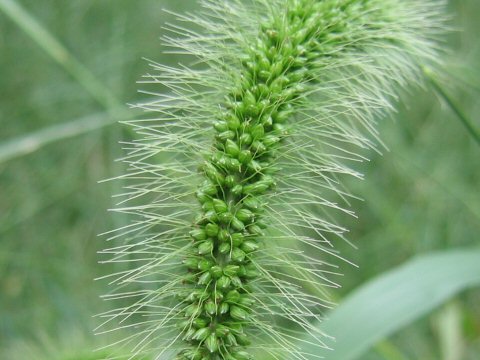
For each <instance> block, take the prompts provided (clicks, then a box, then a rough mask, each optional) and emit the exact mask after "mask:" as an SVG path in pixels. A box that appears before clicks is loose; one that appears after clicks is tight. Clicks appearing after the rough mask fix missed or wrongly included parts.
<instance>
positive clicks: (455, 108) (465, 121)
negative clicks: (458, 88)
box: [423, 68, 480, 145]
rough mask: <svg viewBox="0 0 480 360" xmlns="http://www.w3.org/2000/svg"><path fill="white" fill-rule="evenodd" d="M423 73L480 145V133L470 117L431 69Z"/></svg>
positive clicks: (424, 70)
mask: <svg viewBox="0 0 480 360" xmlns="http://www.w3.org/2000/svg"><path fill="white" fill-rule="evenodd" d="M423 72H424V74H425V76H426V77H427V79H428V81H429V82H430V84H431V85H432V86H433V88H434V89H435V91H436V92H437V93H438V94H439V95H440V96H441V97H442V98H443V100H444V101H445V102H446V103H447V104H448V106H449V107H450V109H452V111H453V112H454V113H455V115H456V116H457V117H458V119H459V120H460V121H461V122H462V124H463V126H465V128H466V129H467V131H468V132H469V133H470V135H471V136H472V137H473V138H474V139H475V141H476V142H477V143H478V145H480V132H479V131H478V130H477V129H476V128H475V126H474V125H473V123H472V121H470V119H469V118H468V116H467V115H466V114H465V113H464V112H463V110H462V109H461V108H460V106H458V104H457V103H456V102H455V101H454V100H453V98H452V97H451V96H450V95H448V94H447V92H446V91H445V90H444V89H443V87H442V86H441V85H440V83H439V82H438V81H437V79H436V78H435V75H434V73H433V72H432V70H430V69H429V68H424V69H423Z"/></svg>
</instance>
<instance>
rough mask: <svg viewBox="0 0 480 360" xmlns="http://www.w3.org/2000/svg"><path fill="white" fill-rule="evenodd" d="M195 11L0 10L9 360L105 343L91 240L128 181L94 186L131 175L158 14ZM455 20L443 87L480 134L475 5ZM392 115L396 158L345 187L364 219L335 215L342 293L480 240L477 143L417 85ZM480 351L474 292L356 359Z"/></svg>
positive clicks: (126, 4)
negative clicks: (127, 154)
mask: <svg viewBox="0 0 480 360" xmlns="http://www.w3.org/2000/svg"><path fill="white" fill-rule="evenodd" d="M19 5H20V6H21V7H19ZM195 6H197V5H196V2H195V1H173V0H163V1H162V0H139V1H133V0H130V1H128V0H102V1H94V0H82V1H62V0H42V1H33V0H30V1H27V0H22V1H12V0H0V358H2V359H3V358H5V359H14V360H16V359H20V360H22V359H41V358H44V359H56V358H58V359H60V358H61V359H66V358H69V359H87V358H88V357H80V355H75V351H76V349H78V351H82V352H83V353H85V354H87V355H85V356H89V355H88V354H90V352H89V349H90V348H91V347H92V346H94V344H98V343H99V342H101V341H102V340H101V339H96V338H94V337H93V336H92V335H91V330H92V328H93V326H94V325H93V324H94V321H93V320H92V316H93V315H94V314H96V313H99V312H100V311H102V310H106V309H107V308H108V304H104V303H102V302H101V301H100V299H99V295H100V294H102V293H104V292H105V290H106V289H105V283H104V282H94V281H93V279H94V278H95V277H99V276H101V275H102V274H105V273H109V272H111V271H113V270H115V269H113V268H112V266H111V265H109V266H107V265H98V263H97V262H98V257H97V254H96V252H97V251H98V250H100V249H102V248H103V247H104V242H103V239H102V238H99V237H97V234H99V233H102V232H104V231H107V230H109V229H111V228H113V227H116V226H119V225H120V224H122V223H123V222H124V219H122V218H121V216H118V215H117V216H115V217H114V216H111V215H110V214H108V213H107V212H106V209H108V208H110V207H112V205H113V203H114V199H112V198H111V195H112V194H115V193H116V192H118V190H119V187H120V186H121V184H119V183H118V182H111V183H110V182H107V183H101V184H98V181H100V180H102V179H106V178H109V177H114V176H117V175H119V174H121V173H122V165H121V164H120V163H118V162H114V160H115V159H116V158H118V157H120V156H121V154H122V153H121V146H120V145H119V144H118V142H119V141H121V140H125V139H128V138H129V137H130V136H131V134H129V133H128V131H127V130H126V129H125V127H123V126H121V125H119V124H117V123H116V121H117V120H121V119H128V118H131V117H135V116H137V114H136V113H134V112H133V111H130V110H128V108H127V106H126V105H124V104H126V103H135V102H137V101H140V100H141V99H142V95H141V94H138V93H137V90H138V89H139V88H141V86H140V85H137V84H136V83H135V82H136V81H137V80H139V79H140V76H141V75H142V74H144V73H146V72H148V64H147V62H146V61H144V60H142V57H145V58H150V59H153V60H156V61H158V62H162V63H167V64H174V63H176V61H177V59H176V58H175V56H170V55H168V56H167V55H164V54H162V47H161V44H160V41H159V37H160V35H161V34H162V31H163V30H162V25H163V24H164V23H165V22H168V21H169V20H170V18H171V15H169V14H168V13H166V12H163V11H162V9H163V8H167V9H170V10H176V11H184V10H185V9H187V8H188V9H190V10H193V9H194V8H195ZM448 11H449V14H450V16H451V18H452V20H451V24H452V25H453V26H454V29H455V31H453V32H451V33H450V34H449V36H448V38H447V39H446V41H447V42H448V43H449V48H450V49H451V51H450V54H449V55H448V56H446V61H447V64H448V66H447V70H448V71H447V72H446V73H445V74H439V76H440V80H441V81H442V83H445V84H447V85H448V86H447V88H446V90H447V91H448V93H449V94H451V95H452V97H453V98H454V99H455V100H456V102H457V103H458V104H459V105H460V107H461V109H462V110H463V111H464V112H465V113H466V114H467V115H468V116H469V117H470V118H471V119H473V121H474V123H475V124H476V126H477V127H480V121H479V120H478V119H479V118H478V113H479V111H480V102H479V101H478V100H477V98H478V96H479V93H480V91H479V89H480V69H479V67H478V64H480V38H479V37H478V32H479V31H480V25H479V24H480V1H478V0H451V1H450V2H449V7H448ZM38 26H41V27H42V28H43V29H44V30H46V31H47V32H48V33H47V32H43V31H42V28H39V27H38ZM50 35H51V37H50ZM143 98H144V96H143ZM398 108H399V112H398V114H396V115H395V116H394V117H393V118H394V120H393V121H390V120H386V121H382V122H381V125H380V128H381V129H380V130H381V133H382V134H383V139H384V141H385V143H386V144H387V146H388V147H389V151H385V152H384V154H383V156H379V155H377V154H374V153H372V154H370V157H371V159H372V161H371V162H369V163H365V164H362V165H361V166H360V167H359V169H360V170H361V171H362V172H364V173H365V176H366V181H363V182H362V181H351V182H349V183H348V186H349V188H350V189H352V191H353V192H354V193H355V194H357V195H359V196H360V197H362V198H364V199H365V201H364V202H360V201H358V202H356V203H354V204H353V206H354V208H355V210H356V211H357V213H358V215H359V218H360V220H359V221H356V220H354V219H349V218H347V219H342V220H341V221H342V223H343V224H345V225H346V226H348V227H349V228H350V229H351V232H350V237H349V238H350V239H351V240H352V241H353V242H354V243H355V245H356V246H357V247H358V250H355V249H352V248H351V247H349V246H348V245H347V244H338V245H339V248H340V250H341V251H342V252H343V253H344V255H345V256H346V257H347V258H349V259H351V260H352V261H354V262H355V263H357V264H358V265H359V266H360V267H359V269H355V268H353V267H342V271H343V272H344V273H345V277H344V278H343V279H342V285H343V288H342V289H340V290H338V291H337V293H336V295H337V296H338V297H343V296H345V295H347V294H348V293H349V292H350V291H351V290H352V289H354V288H356V287H358V286H359V285H361V284H362V283H364V282H365V281H366V280H368V279H370V278H372V277H374V276H376V275H378V274H381V273H382V272H384V271H386V270H388V269H391V268H394V267H395V266H397V265H399V264H402V263H403V262H404V261H406V260H408V259H410V258H411V257H412V256H415V255H418V254H423V253H428V252H430V251H432V250H441V249H450V248H459V247H467V246H472V245H475V244H478V241H477V240H478V234H479V233H480V222H479V219H480V195H479V191H478V184H480V170H479V169H480V166H479V165H480V161H479V160H480V146H478V144H476V143H475V142H474V141H473V140H472V138H471V137H470V135H469V134H468V132H467V131H466V130H465V128H464V127H463V126H462V124H461V123H460V122H459V121H458V119H457V118H456V117H455V115H454V114H453V113H452V111H451V109H450V108H449V107H448V106H446V105H445V103H444V102H443V101H442V100H441V99H440V98H439V96H438V95H436V94H435V92H434V91H433V90H432V89H431V88H429V87H425V88H423V89H418V88H417V89H410V91H409V93H408V94H405V96H403V97H402V101H401V103H400V104H399V106H398ZM446 318H447V319H448V321H446V320H445V319H446ZM452 332H454V333H455V334H456V335H455V341H454V345H449V346H450V348H449V349H447V350H445V346H446V345H445V343H446V342H445V341H444V336H445V334H451V333H452ZM29 349H30V350H29ZM64 351H65V354H66V355H65V356H64V357H60V355H59V354H63V352H64ZM2 354H4V355H2ZM69 354H70V355H69ZM452 354H453V355H452ZM479 354H480V292H479V291H478V290H469V291H467V292H466V293H462V294H461V295H460V296H459V297H458V298H455V299H452V300H451V302H450V303H449V304H446V305H445V306H444V307H442V308H440V309H437V310H436V311H435V312H434V313H432V314H430V315H429V316H427V317H425V318H422V319H419V320H418V321H416V322H415V323H414V324H411V325H409V326H408V328H406V329H404V330H402V331H400V332H399V333H397V334H395V335H394V336H392V337H391V338H390V339H388V341H384V342H381V343H379V344H378V345H377V346H376V347H375V349H373V350H372V351H371V352H369V353H368V354H367V355H365V356H364V357H363V359H365V360H370V359H375V360H376V359H392V360H399V359H444V360H456V359H458V360H459V359H472V360H474V359H479V358H480V355H479ZM62 356H63V355H62ZM68 356H70V357H68Z"/></svg>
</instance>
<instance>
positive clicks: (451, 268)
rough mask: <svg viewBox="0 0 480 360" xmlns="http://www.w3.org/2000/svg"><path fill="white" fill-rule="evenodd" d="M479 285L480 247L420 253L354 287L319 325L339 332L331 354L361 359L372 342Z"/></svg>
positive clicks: (334, 359) (327, 353)
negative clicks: (354, 289) (427, 253)
mask: <svg viewBox="0 0 480 360" xmlns="http://www.w3.org/2000/svg"><path fill="white" fill-rule="evenodd" d="M478 285H480V249H478V248H476V249H470V250H468V249H467V250H450V251H444V252H439V253H432V254H429V255H424V256H420V257H417V258H414V259H413V260H411V261H409V262H407V263H406V264H404V265H402V266H400V267H398V268H396V269H394V270H392V271H390V272H388V273H385V274H383V275H381V276H379V277H377V278H375V279H373V280H372V281H370V282H368V283H367V284H365V285H363V286H361V287H360V288H359V289H358V290H356V291H354V292H353V294H351V295H350V296H349V297H348V298H347V299H345V301H343V302H342V304H341V305H340V306H339V307H338V308H337V309H336V310H335V311H333V312H332V313H331V315H330V316H329V319H328V320H326V321H325V322H324V323H322V325H321V330H322V331H324V332H325V333H327V334H329V335H331V336H332V337H335V338H336V340H333V339H332V340H331V341H330V342H329V344H328V345H329V346H330V347H332V348H334V349H335V350H334V351H328V350H325V351H323V353H322V354H318V355H324V356H325V357H327V358H328V359H330V360H337V359H341V360H349V359H357V358H358V357H359V356H360V355H362V354H363V353H364V352H365V351H366V350H368V349H369V348H370V347H371V346H372V345H374V344H375V343H376V342H378V341H379V340H381V339H384V338H386V337H388V336H389V335H391V334H393V333H394V332H395V331H397V330H399V329H401V328H402V327H404V326H406V325H408V324H409V323H411V322H413V321H414V320H416V319H418V318H420V317H421V316H422V315H425V314H427V313H429V312H430V311H432V310H433V309H434V308H435V307H437V306H438V305H440V304H442V303H443V302H445V301H446V300H448V299H449V298H451V297H452V296H454V295H455V294H457V293H458V292H460V291H462V290H465V289H467V288H470V287H474V286H478Z"/></svg>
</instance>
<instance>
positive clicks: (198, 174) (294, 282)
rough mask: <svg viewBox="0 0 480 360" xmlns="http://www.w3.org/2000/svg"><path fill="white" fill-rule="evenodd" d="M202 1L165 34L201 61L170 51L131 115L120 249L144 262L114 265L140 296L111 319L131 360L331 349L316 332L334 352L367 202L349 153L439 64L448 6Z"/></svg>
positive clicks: (124, 287)
mask: <svg viewBox="0 0 480 360" xmlns="http://www.w3.org/2000/svg"><path fill="white" fill-rule="evenodd" d="M201 4H202V5H203V9H204V10H203V11H202V12H201V13H198V12H196V13H194V14H193V13H192V14H186V15H178V20H179V21H178V23H177V25H171V26H170V29H169V30H170V35H168V36H165V37H164V42H165V43H166V44H167V45H169V46H171V47H172V48H173V51H174V52H177V53H181V54H185V55H186V58H187V59H192V57H193V58H195V60H194V61H193V62H192V65H191V66H190V67H185V66H183V65H179V66H178V67H176V68H172V67H168V66H164V65H161V64H158V63H153V62H152V63H151V65H152V68H153V72H152V73H151V74H149V75H147V76H146V77H145V82H147V83H153V84H160V85H161V86H163V87H166V88H168V89H169V92H168V93H162V94H156V97H155V99H154V100H152V101H150V102H148V103H146V104H141V105H139V106H140V107H141V108H143V109H146V110H148V111H154V112H155V117H154V118H150V119H142V120H135V121H130V122H128V124H129V125H130V126H132V127H133V128H134V129H135V130H136V131H137V133H138V134H139V135H141V137H140V138H139V139H138V140H135V141H133V142H132V143H130V144H128V145H127V151H128V154H127V155H126V156H125V158H124V161H125V163H126V164H128V167H129V168H128V172H127V173H126V174H125V175H123V176H121V177H120V178H122V179H123V180H124V181H125V182H126V183H127V186H126V191H125V193H124V194H122V196H123V199H122V200H121V201H120V202H119V204H118V207H117V209H116V210H117V211H119V212H123V213H127V214H131V215H134V216H135V220H134V221H133V222H132V223H130V224H128V225H125V226H124V227H123V228H121V229H118V230H116V231H112V232H111V233H110V234H111V237H110V240H113V239H117V238H123V239H124V243H123V245H118V246H112V247H111V248H109V249H106V250H105V251H104V253H107V254H110V255H111V257H112V258H111V260H110V261H112V262H126V263H127V264H128V268H126V269H125V270H123V271H120V272H118V273H116V274H112V275H111V276H110V277H109V278H110V279H111V284H112V285H114V286H115V288H116V291H115V292H114V293H113V294H110V295H107V296H106V297H107V298H110V299H116V300H119V301H121V304H122V306H121V307H119V308H118V310H116V311H112V312H108V313H106V314H104V315H103V316H104V317H105V323H104V324H103V325H102V326H107V325H109V324H116V325H115V326H116V327H117V328H131V329H132V335H131V336H130V337H128V338H126V339H123V340H122V341H123V342H124V343H125V345H126V346H127V348H128V349H129V350H130V354H129V355H128V356H126V357H127V358H128V357H129V356H137V355H142V354H146V355H148V356H151V358H154V359H178V360H220V359H222V360H246V359H253V358H255V359H262V360H265V359H270V358H271V359H288V360H290V359H314V358H317V356H316V355H315V354H314V353H306V352H305V351H304V350H303V345H304V342H303V341H306V340H302V339H305V338H306V335H308V336H309V337H310V338H311V339H315V344H316V346H318V347H319V348H320V347H323V346H324V345H323V341H322V338H323V336H324V335H323V334H322V333H320V332H319V330H318V326H317V322H318V321H319V320H320V319H321V313H322V310H323V309H325V308H328V307H330V306H331V303H330V302H329V301H328V300H325V299H326V296H322V295H324V294H325V290H324V288H325V287H335V286H336V283H335V282H334V281H333V280H331V279H330V278H331V277H332V276H334V275H335V274H336V266H335V265H334V264H332V263H331V262H332V260H333V258H335V257H336V258H339V259H341V257H340V255H339V254H338V253H337V252H336V251H335V250H334V248H333V242H334V241H335V240H336V239H343V236H344V235H343V234H344V232H345V229H344V228H342V227H341V226H340V225H338V224H336V223H334V221H333V220H332V218H333V213H335V212H343V213H345V214H346V215H348V214H351V211H350V210H346V209H344V208H343V205H340V204H339V203H338V202H339V201H343V202H344V203H345V204H347V205H348V198H349V196H350V195H349V193H348V191H347V190H345V189H344V188H343V187H342V185H341V179H342V177H343V176H344V175H353V176H357V177H360V174H358V173H357V172H356V171H354V170H352V169H351V168H350V167H349V166H348V163H349V162H352V161H353V162H356V161H362V160H363V159H364V158H363V156H362V155H361V154H359V153H358V151H359V149H360V150H361V149H365V148H374V147H375V146H376V145H375V144H377V143H378V141H377V140H378V139H377V132H376V130H375V119H377V118H378V117H381V116H384V115H385V114H386V112H387V111H388V110H389V109H390V108H391V105H390V101H391V99H392V98H394V97H395V93H396V92H397V90H396V89H397V87H398V85H407V84H408V85H409V84H412V83H416V82H418V81H419V78H420V71H419V65H421V64H430V65H431V66H435V63H436V61H437V57H438V54H437V49H436V43H435V38H436V37H437V34H438V33H440V32H441V30H442V29H441V27H442V15H441V9H442V3H441V2H438V1H424V0H422V1H420V0H404V1H399V0H323V1H316V0H250V1H243V0H242V1H240V0H229V1H213V0H212V1H202V2H201ZM183 23H186V25H182V24H183ZM199 27H200V28H201V29H202V30H198V31H193V30H191V29H192V28H196V29H198V28H199ZM133 264H135V266H131V265H133ZM115 326H113V328H114V329H115ZM347 326H348V325H347ZM101 329H103V327H102V328H101ZM106 331H109V330H106Z"/></svg>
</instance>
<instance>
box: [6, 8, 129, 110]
mask: <svg viewBox="0 0 480 360" xmlns="http://www.w3.org/2000/svg"><path fill="white" fill-rule="evenodd" d="M0 11H2V12H3V13H4V14H5V15H7V16H8V17H9V18H10V19H11V20H12V21H13V22H15V23H16V24H17V25H18V27H20V28H21V29H22V30H23V31H24V32H25V33H26V34H27V35H28V36H30V37H31V38H32V39H33V40H34V41H35V42H36V43H37V44H38V45H39V46H40V47H41V48H42V49H43V50H45V52H46V53H47V54H48V55H50V57H51V58H52V59H54V60H55V61H56V62H57V63H58V64H60V65H61V66H62V67H63V68H64V69H65V70H66V71H68V72H69V73H70V75H72V76H73V77H74V78H75V79H76V80H77V81H78V82H79V83H80V85H82V86H83V87H84V88H85V90H87V91H88V92H89V93H90V94H91V95H92V96H93V97H94V98H95V100H96V101H97V102H98V103H99V104H100V105H102V106H103V107H104V108H106V109H110V108H114V107H118V106H120V103H119V101H118V100H117V99H116V98H115V96H114V95H113V94H112V93H111V92H110V91H109V90H108V89H107V88H106V87H105V86H103V85H102V84H101V83H100V82H98V81H97V79H96V78H95V76H94V75H93V74H92V73H91V72H90V71H89V70H88V69H87V68H86V67H85V66H84V65H83V64H82V63H80V62H79V61H78V60H77V59H75V58H74V57H73V56H72V54H71V53H70V52H69V51H68V50H67V49H66V48H65V47H64V46H63V45H62V44H61V43H60V42H59V41H58V40H57V39H56V38H55V37H54V36H53V35H52V34H51V33H50V32H49V31H48V30H47V29H45V28H44V27H43V26H42V25H41V24H40V23H39V22H38V21H37V20H36V19H35V18H34V17H33V16H32V15H31V14H30V13H29V12H28V11H27V10H26V9H25V8H23V7H22V6H21V5H20V4H18V3H17V2H16V1H15V0H0Z"/></svg>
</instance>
